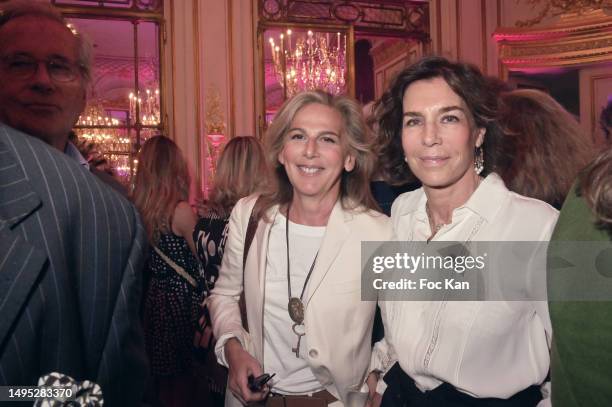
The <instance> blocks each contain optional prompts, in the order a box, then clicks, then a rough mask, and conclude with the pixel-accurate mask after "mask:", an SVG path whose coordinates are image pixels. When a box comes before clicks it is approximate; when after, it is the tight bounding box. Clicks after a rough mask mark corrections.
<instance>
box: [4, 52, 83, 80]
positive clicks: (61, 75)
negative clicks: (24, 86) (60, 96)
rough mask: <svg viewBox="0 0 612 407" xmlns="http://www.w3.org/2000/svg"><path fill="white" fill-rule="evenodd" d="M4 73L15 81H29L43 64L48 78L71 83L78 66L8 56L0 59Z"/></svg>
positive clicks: (20, 56)
mask: <svg viewBox="0 0 612 407" xmlns="http://www.w3.org/2000/svg"><path fill="white" fill-rule="evenodd" d="M1 60H2V68H3V69H4V71H5V72H6V73H7V74H8V75H10V76H12V77H13V78H15V79H30V78H31V77H32V76H34V75H35V74H36V72H37V71H38V67H39V66H40V64H41V63H44V64H45V67H46V68H47V73H48V75H49V77H50V78H51V79H52V80H53V81H55V82H71V81H73V80H75V79H76V78H77V77H78V76H79V70H80V69H82V68H83V66H82V65H80V64H74V63H71V62H67V61H63V60H61V59H49V60H39V59H36V58H32V57H30V56H27V55H9V56H5V57H3V58H1Z"/></svg>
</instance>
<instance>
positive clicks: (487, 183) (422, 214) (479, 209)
mask: <svg viewBox="0 0 612 407" xmlns="http://www.w3.org/2000/svg"><path fill="white" fill-rule="evenodd" d="M507 193H508V189H507V188H506V185H505V184H504V181H503V180H502V179H501V178H500V176H499V175H497V174H496V173H493V172H492V173H490V174H489V175H488V176H487V177H486V178H485V179H484V180H482V182H481V183H480V185H479V186H478V188H476V191H474V193H473V194H472V196H470V198H469V199H468V200H467V202H466V203H464V204H463V205H461V206H460V207H458V208H456V209H455V211H459V210H463V209H467V210H469V211H470V212H473V213H475V214H476V215H478V216H480V217H483V218H484V219H485V220H486V221H487V222H491V221H492V220H493V218H494V217H495V214H496V213H497V211H498V210H499V208H500V205H499V204H500V202H502V201H503V200H504V197H505V195H506V194H507ZM426 203H427V195H425V191H424V190H423V188H421V189H420V196H419V197H418V201H417V204H416V207H415V209H414V210H413V211H407V212H405V213H403V214H402V215H405V214H408V213H410V212H413V213H414V216H415V218H416V220H419V221H421V222H427V211H426V209H425V204H426Z"/></svg>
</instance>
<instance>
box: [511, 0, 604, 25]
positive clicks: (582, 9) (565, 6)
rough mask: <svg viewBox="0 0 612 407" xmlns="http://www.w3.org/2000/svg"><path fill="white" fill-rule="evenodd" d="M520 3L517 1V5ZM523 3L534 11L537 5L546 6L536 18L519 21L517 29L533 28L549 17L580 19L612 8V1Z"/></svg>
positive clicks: (527, 0) (528, 0) (526, 0)
mask: <svg viewBox="0 0 612 407" xmlns="http://www.w3.org/2000/svg"><path fill="white" fill-rule="evenodd" d="M520 1H521V0H517V3H518V2H520ZM523 2H524V3H525V4H528V5H531V9H532V10H533V9H535V7H536V5H541V4H542V3H544V4H543V6H542V9H541V10H540V11H539V12H538V14H537V15H536V17H534V18H531V19H527V20H519V21H517V22H516V24H515V25H516V26H517V27H532V26H534V25H536V24H538V23H540V22H541V21H542V20H543V19H544V18H545V17H546V16H548V15H551V16H553V17H556V16H559V15H565V16H576V17H579V16H582V15H583V14H585V13H588V12H591V11H593V10H597V9H601V8H603V7H611V6H612V1H611V0H523Z"/></svg>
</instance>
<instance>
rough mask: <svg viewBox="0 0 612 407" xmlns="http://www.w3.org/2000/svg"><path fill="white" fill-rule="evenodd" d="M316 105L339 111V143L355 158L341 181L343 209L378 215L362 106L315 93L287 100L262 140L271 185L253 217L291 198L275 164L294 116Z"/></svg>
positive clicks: (290, 189) (280, 167) (282, 170)
mask: <svg viewBox="0 0 612 407" xmlns="http://www.w3.org/2000/svg"><path fill="white" fill-rule="evenodd" d="M313 103H318V104H321V105H324V106H328V107H331V108H332V109H334V110H336V111H338V112H339V113H340V116H341V117H342V131H341V134H340V140H341V143H342V145H343V148H344V150H345V153H346V154H350V155H352V156H353V157H354V158H355V167H354V168H353V170H352V171H350V172H347V171H343V172H342V175H341V178H340V199H341V203H342V206H343V208H345V209H357V208H367V209H375V210H378V211H380V209H379V208H378V205H377V204H376V201H375V200H374V198H373V197H372V193H371V191H370V178H371V175H372V172H373V170H374V159H375V158H374V154H373V153H372V141H373V138H372V133H371V130H370V128H369V127H368V126H367V125H366V123H365V119H364V116H363V113H362V108H361V106H360V105H359V104H358V103H357V102H356V101H355V100H354V99H352V98H350V97H348V96H333V95H331V94H329V93H326V92H323V91H320V90H316V91H310V92H302V93H299V94H297V95H295V96H293V97H292V98H291V99H289V100H287V101H286V102H285V103H284V104H283V106H282V107H281V108H280V110H279V111H278V113H277V114H276V117H275V118H274V121H273V122H272V124H271V125H270V128H269V129H268V131H267V132H266V136H265V143H264V145H265V152H266V157H267V162H268V166H269V168H270V169H271V170H272V176H271V180H270V181H271V182H270V185H269V188H268V190H267V191H266V193H264V194H263V195H262V196H261V198H260V199H259V202H258V204H257V206H258V210H256V215H257V216H261V214H262V213H264V212H265V210H266V209H268V208H270V207H271V206H273V205H277V204H279V205H283V204H288V203H289V202H290V201H291V199H292V197H293V186H292V185H291V183H290V182H289V177H288V176H287V173H286V172H285V167H284V166H283V165H282V164H281V163H280V162H279V161H278V155H279V154H280V152H281V151H282V150H283V148H284V146H285V141H286V135H287V132H288V131H289V129H290V128H291V123H292V122H293V119H294V118H295V116H296V115H297V113H298V112H299V111H300V110H301V109H302V108H304V107H305V106H307V105H310V104H313Z"/></svg>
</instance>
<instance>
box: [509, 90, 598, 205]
mask: <svg viewBox="0 0 612 407" xmlns="http://www.w3.org/2000/svg"><path fill="white" fill-rule="evenodd" d="M501 100H502V103H501V106H500V107H501V109H500V124H501V127H502V131H503V133H504V137H503V139H502V149H503V151H504V153H505V157H504V160H503V163H502V164H501V165H500V169H499V170H500V175H501V177H502V179H503V180H504V182H505V183H506V185H507V186H508V189H510V190H511V191H514V192H517V193H519V194H521V195H525V196H528V197H531V198H536V199H540V200H542V201H545V202H548V203H549V204H551V205H553V206H555V207H556V208H560V207H561V204H562V203H563V200H564V199H565V196H566V195H567V193H568V191H569V189H570V186H571V185H572V182H573V181H574V179H575V178H576V176H577V175H578V172H579V171H580V170H582V169H583V168H584V167H585V166H586V165H587V164H588V163H589V161H590V160H591V159H592V157H593V146H592V141H591V139H590V138H589V137H587V135H586V134H585V133H584V131H583V130H582V128H581V127H580V124H579V123H578V121H576V119H575V118H574V117H573V116H572V115H571V114H570V113H569V112H568V111H567V110H565V109H564V108H563V106H561V105H560V104H559V103H558V102H557V101H556V100H555V99H553V98H552V97H551V96H550V95H548V94H546V93H544V92H541V91H539V90H535V89H519V90H514V91H511V92H506V93H502V98H501Z"/></svg>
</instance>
